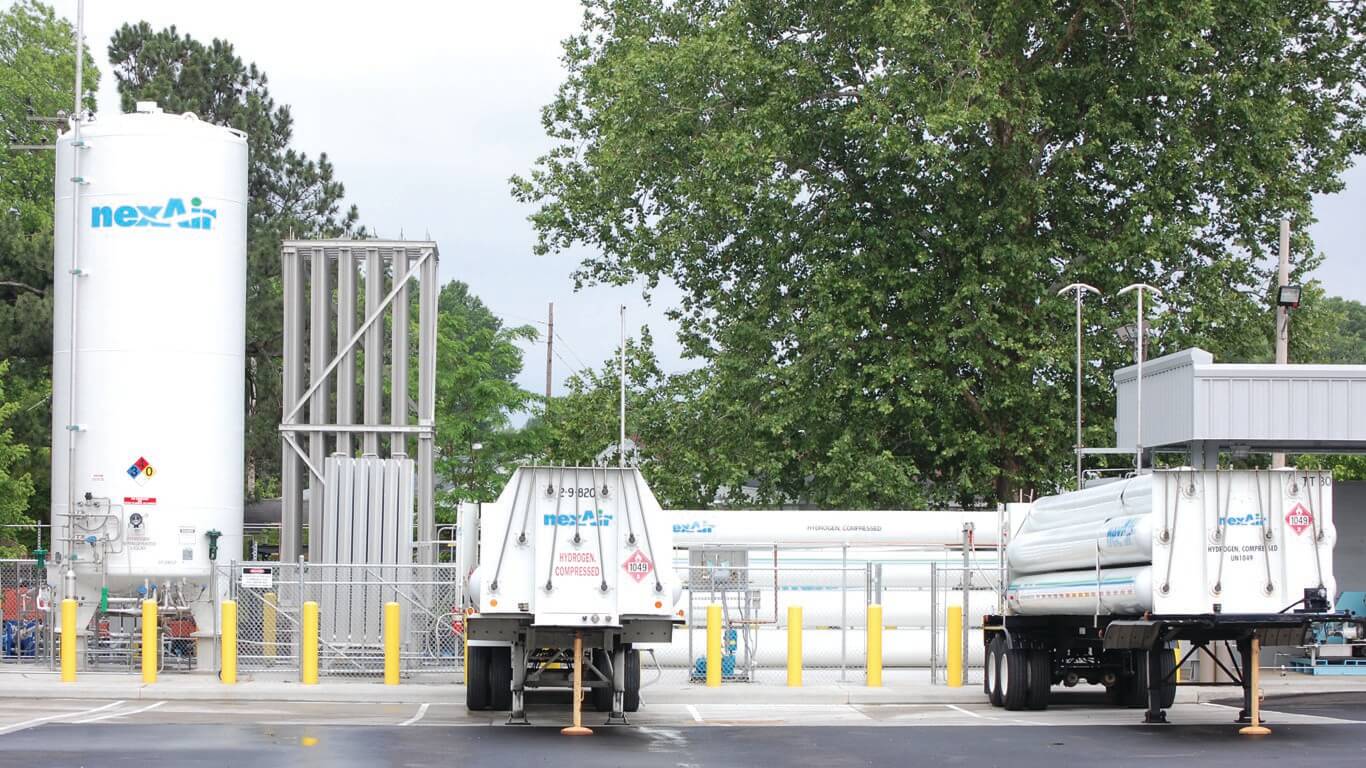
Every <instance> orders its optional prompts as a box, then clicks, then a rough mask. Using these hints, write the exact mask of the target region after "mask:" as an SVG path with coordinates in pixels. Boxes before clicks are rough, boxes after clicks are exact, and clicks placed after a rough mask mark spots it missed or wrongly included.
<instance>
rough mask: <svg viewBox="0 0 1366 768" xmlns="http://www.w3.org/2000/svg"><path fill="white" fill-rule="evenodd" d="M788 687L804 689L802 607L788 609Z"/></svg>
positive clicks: (793, 606)
mask: <svg viewBox="0 0 1366 768" xmlns="http://www.w3.org/2000/svg"><path fill="white" fill-rule="evenodd" d="M787 687H788V688H800V687H802V607H801V606H800V605H789V606H788V607H787Z"/></svg>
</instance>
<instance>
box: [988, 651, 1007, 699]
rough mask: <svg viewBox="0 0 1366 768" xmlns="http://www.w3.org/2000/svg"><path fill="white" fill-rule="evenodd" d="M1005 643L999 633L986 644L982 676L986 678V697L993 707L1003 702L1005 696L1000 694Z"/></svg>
mask: <svg viewBox="0 0 1366 768" xmlns="http://www.w3.org/2000/svg"><path fill="white" fill-rule="evenodd" d="M1005 645H1006V642H1005V640H1003V639H1002V638H1001V636H1000V635H997V636H996V637H993V638H992V639H991V642H990V643H989V644H988V645H987V657H986V660H985V662H986V673H985V674H984V675H983V676H984V677H985V678H986V682H985V685H986V689H987V699H988V700H989V701H990V702H991V706H993V707H999V706H1002V705H1003V704H1005V698H1004V697H1003V696H1002V695H1001V655H1002V652H1003V651H1004V649H1005Z"/></svg>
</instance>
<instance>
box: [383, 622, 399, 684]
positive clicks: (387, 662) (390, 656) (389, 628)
mask: <svg viewBox="0 0 1366 768" xmlns="http://www.w3.org/2000/svg"><path fill="white" fill-rule="evenodd" d="M399 616H400V608H399V607H398V603H385V604H384V684H385V685H398V660H399V653H398V651H399V644H398V641H399V623H398V620H399Z"/></svg>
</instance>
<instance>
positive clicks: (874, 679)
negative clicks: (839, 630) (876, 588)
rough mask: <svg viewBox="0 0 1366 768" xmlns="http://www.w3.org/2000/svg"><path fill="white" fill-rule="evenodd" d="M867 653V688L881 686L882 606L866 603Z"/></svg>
mask: <svg viewBox="0 0 1366 768" xmlns="http://www.w3.org/2000/svg"><path fill="white" fill-rule="evenodd" d="M867 624H868V626H867V628H866V633H867V637H868V655H867V659H866V666H867V678H868V687H869V688H881V687H882V606H880V605H878V604H877V603H870V604H869V605H868V621H867Z"/></svg>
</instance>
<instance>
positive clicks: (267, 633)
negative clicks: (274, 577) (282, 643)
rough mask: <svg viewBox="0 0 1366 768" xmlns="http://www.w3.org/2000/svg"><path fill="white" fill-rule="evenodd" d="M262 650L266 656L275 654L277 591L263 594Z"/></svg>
mask: <svg viewBox="0 0 1366 768" xmlns="http://www.w3.org/2000/svg"><path fill="white" fill-rule="evenodd" d="M261 600H262V603H263V605H262V607H261V651H262V653H264V654H265V655H266V656H270V657H273V656H275V610H276V608H275V593H274V592H267V593H265V594H264V595H262V596H261Z"/></svg>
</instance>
